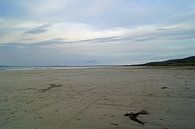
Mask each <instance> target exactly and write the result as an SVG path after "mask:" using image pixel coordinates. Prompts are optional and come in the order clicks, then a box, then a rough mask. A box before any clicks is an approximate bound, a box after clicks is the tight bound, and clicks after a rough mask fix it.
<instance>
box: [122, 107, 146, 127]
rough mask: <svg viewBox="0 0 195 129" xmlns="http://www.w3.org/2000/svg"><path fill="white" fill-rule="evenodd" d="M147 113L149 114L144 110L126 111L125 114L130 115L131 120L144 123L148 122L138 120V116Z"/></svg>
mask: <svg viewBox="0 0 195 129" xmlns="http://www.w3.org/2000/svg"><path fill="white" fill-rule="evenodd" d="M146 114H148V112H146V111H144V110H142V111H140V112H137V113H126V114H124V116H129V118H130V119H131V120H133V121H135V122H137V123H139V124H142V125H144V124H145V123H146V122H142V121H140V120H138V119H137V117H138V116H139V115H146Z"/></svg>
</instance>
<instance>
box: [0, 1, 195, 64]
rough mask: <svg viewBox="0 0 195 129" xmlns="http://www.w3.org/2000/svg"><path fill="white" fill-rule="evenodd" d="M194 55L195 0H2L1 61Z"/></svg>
mask: <svg viewBox="0 0 195 129" xmlns="http://www.w3.org/2000/svg"><path fill="white" fill-rule="evenodd" d="M194 55H195V1H194V0H0V64H1V65H22V66H24V65H25V66H35V65H36V66H37V65H71V66H80V65H123V64H139V63H145V62H149V61H159V60H166V59H173V58H183V57H187V56H194Z"/></svg>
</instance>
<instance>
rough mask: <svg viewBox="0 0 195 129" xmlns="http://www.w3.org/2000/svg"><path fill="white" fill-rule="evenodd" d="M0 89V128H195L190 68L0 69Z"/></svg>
mask: <svg viewBox="0 0 195 129" xmlns="http://www.w3.org/2000/svg"><path fill="white" fill-rule="evenodd" d="M162 87H164V89H163V88H162ZM0 89H1V90H0V129H195V69H194V68H192V69H191V68H186V67H177V68H152V67H150V68H141V67H136V68H134V67H106V68H86V69H83V68H82V69H61V70H23V71H22V70H20V71H19V70H17V71H0ZM140 110H145V111H147V112H149V114H148V115H140V116H139V117H138V118H139V119H140V120H141V121H144V122H147V123H146V124H145V125H144V126H143V125H141V124H139V123H136V122H134V121H132V120H130V119H129V118H128V117H126V116H124V114H125V113H127V112H137V111H140Z"/></svg>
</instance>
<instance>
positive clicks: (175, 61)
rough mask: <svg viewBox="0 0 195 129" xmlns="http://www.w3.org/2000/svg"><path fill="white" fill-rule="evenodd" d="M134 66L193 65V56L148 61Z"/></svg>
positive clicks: (194, 62)
mask: <svg viewBox="0 0 195 129" xmlns="http://www.w3.org/2000/svg"><path fill="white" fill-rule="evenodd" d="M134 66H195V56H190V57H186V58H182V59H171V60H166V61H158V62H149V63H145V64H138V65H134Z"/></svg>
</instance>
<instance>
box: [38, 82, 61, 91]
mask: <svg viewBox="0 0 195 129" xmlns="http://www.w3.org/2000/svg"><path fill="white" fill-rule="evenodd" d="M57 87H62V85H61V84H49V87H47V88H45V89H40V90H39V92H40V93H44V92H47V91H50V90H51V89H53V88H57Z"/></svg>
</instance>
